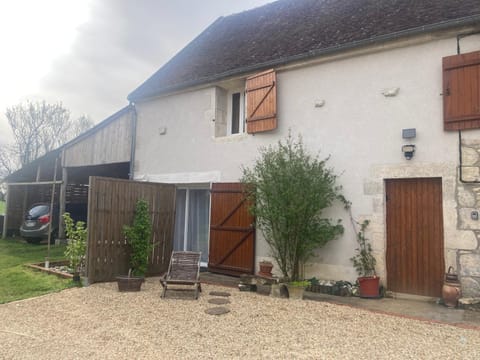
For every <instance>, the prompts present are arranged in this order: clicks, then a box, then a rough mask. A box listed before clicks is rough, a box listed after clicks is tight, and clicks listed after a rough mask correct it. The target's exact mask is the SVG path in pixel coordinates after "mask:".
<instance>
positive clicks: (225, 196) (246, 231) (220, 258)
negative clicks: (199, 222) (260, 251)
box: [208, 183, 255, 275]
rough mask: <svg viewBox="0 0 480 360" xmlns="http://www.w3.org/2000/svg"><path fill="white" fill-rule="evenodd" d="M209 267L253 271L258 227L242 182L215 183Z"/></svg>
mask: <svg viewBox="0 0 480 360" xmlns="http://www.w3.org/2000/svg"><path fill="white" fill-rule="evenodd" d="M210 214H211V215H210V216H211V219H210V247H209V256H208V268H209V271H212V272H216V273H222V274H228V275H241V274H253V272H254V258H255V231H254V228H253V220H254V218H253V216H252V215H250V213H249V212H248V202H247V201H246V199H245V196H244V193H243V186H242V184H239V183H217V184H213V185H212V197H211V212H210Z"/></svg>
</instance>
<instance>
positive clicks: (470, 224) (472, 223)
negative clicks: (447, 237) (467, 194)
mask: <svg viewBox="0 0 480 360" xmlns="http://www.w3.org/2000/svg"><path fill="white" fill-rule="evenodd" d="M472 211H478V210H477V209H476V208H461V209H459V210H458V227H459V229H460V230H480V220H472V218H471V214H472Z"/></svg>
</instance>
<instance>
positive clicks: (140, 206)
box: [123, 199, 152, 276]
mask: <svg viewBox="0 0 480 360" xmlns="http://www.w3.org/2000/svg"><path fill="white" fill-rule="evenodd" d="M123 233H124V234H125V237H126V238H127V242H128V244H129V245H130V249H131V254H130V272H131V273H133V274H134V275H137V276H143V275H145V273H146V272H147V267H148V255H149V253H150V251H151V249H152V244H151V241H150V238H151V236H152V224H151V221H150V213H149V211H148V202H147V201H146V200H143V199H140V200H138V201H137V204H136V207H135V217H134V219H133V225H132V226H128V225H124V226H123ZM130 272H129V274H130Z"/></svg>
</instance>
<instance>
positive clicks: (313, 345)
mask: <svg viewBox="0 0 480 360" xmlns="http://www.w3.org/2000/svg"><path fill="white" fill-rule="evenodd" d="M212 290H216V291H228V292H230V293H231V295H232V296H231V297H230V298H229V299H230V301H231V303H230V304H228V305H226V307H227V308H229V309H230V312H229V313H227V314H225V315H220V316H215V315H207V314H206V313H205V310H206V309H208V308H211V307H213V306H216V305H212V304H210V303H208V300H209V299H212V298H213V296H212V295H209V293H210V292H211V291H212ZM182 295H183V296H182V297H184V298H185V297H186V296H185V295H187V294H185V293H184V294H182ZM188 295H189V294H188ZM0 358H1V359H161V358H163V359H165V358H166V359H172V358H175V359H204V358H207V359H238V358H243V359H259V358H262V359H279V358H280V359H359V358H370V359H439V358H442V359H479V358H480V331H479V330H470V329H462V328H457V327H454V326H450V325H442V324H433V323H426V322H421V321H417V320H411V319H406V318H401V317H395V316H390V315H383V314H376V313H372V312H368V311H364V310H360V309H355V308H350V307H347V306H339V305H334V304H329V303H323V302H316V301H308V300H303V301H302V300H288V299H276V298H270V297H266V296H262V295H257V294H255V293H246V292H239V291H238V290H236V289H230V288H222V287H218V286H213V285H203V292H202V294H201V295H200V298H199V300H196V301H195V300H189V299H186V298H185V299H182V298H179V296H175V298H172V297H170V298H167V299H160V284H159V283H158V280H157V279H154V278H152V279H148V280H147V282H146V283H145V284H144V287H143V290H142V291H141V292H140V293H119V292H118V291H117V288H116V284H115V283H104V284H94V285H92V286H89V287H87V288H75V289H68V290H64V291H62V292H60V293H56V294H50V295H46V296H42V297H38V298H34V299H28V300H24V301H19V302H14V303H9V304H3V305H0Z"/></svg>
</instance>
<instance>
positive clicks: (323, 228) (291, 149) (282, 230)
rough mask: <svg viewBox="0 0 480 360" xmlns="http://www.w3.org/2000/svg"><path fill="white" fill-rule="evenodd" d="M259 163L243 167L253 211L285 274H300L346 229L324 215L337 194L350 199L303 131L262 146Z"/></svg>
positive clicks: (285, 275) (295, 275) (339, 196)
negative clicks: (308, 147)
mask: <svg viewBox="0 0 480 360" xmlns="http://www.w3.org/2000/svg"><path fill="white" fill-rule="evenodd" d="M260 154H261V156H260V158H259V159H258V160H257V161H256V163H255V165H254V166H253V168H251V169H248V168H243V177H242V179H241V181H242V182H243V183H245V184H246V186H245V187H246V189H247V190H246V191H247V196H248V197H249V199H250V200H251V204H252V205H251V208H250V210H251V212H252V214H253V215H254V216H255V217H256V226H258V227H259V228H260V229H261V231H262V233H263V235H264V237H265V240H266V241H267V243H268V245H269V246H270V249H271V252H272V254H271V255H272V257H273V258H274V259H275V260H276V262H277V263H278V266H279V268H280V270H281V271H282V274H283V276H284V277H286V278H289V279H290V280H292V281H295V280H299V277H300V272H299V263H300V262H302V263H304V262H306V261H307V260H308V258H309V257H310V256H312V255H313V251H314V250H315V249H317V248H318V247H321V246H323V245H325V244H326V243H327V242H328V241H330V240H332V239H335V238H336V237H337V236H338V235H340V234H342V233H343V226H342V225H341V221H340V220H338V221H336V222H332V221H331V220H330V219H325V218H323V217H322V211H323V210H324V209H326V208H328V207H330V206H331V205H332V203H333V202H334V201H335V200H336V199H341V200H342V201H344V202H345V199H344V198H343V196H342V195H341V194H340V190H341V187H340V186H337V185H336V184H335V183H336V180H337V176H336V175H335V174H334V173H333V170H332V169H330V168H328V167H327V161H328V158H327V159H323V160H320V159H319V158H318V156H311V155H309V154H308V153H307V151H306V149H305V148H304V146H303V143H302V139H301V137H300V136H299V137H298V140H297V141H294V139H293V138H292V136H291V134H289V136H288V137H287V139H286V141H285V142H282V141H279V142H278V145H277V146H276V147H273V146H270V147H268V148H262V149H261V150H260Z"/></svg>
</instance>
